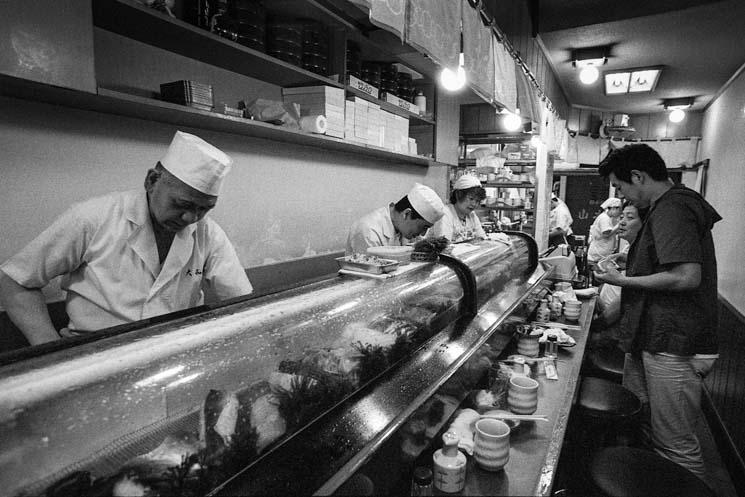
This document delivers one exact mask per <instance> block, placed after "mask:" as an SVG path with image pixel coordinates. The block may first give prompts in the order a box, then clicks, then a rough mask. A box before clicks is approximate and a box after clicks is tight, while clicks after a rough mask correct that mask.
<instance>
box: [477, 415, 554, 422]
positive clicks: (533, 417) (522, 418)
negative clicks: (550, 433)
mask: <svg viewBox="0 0 745 497" xmlns="http://www.w3.org/2000/svg"><path fill="white" fill-rule="evenodd" d="M480 418H481V419H483V418H491V419H514V420H515V421H548V416H541V415H539V414H509V413H504V414H482V415H481V416H480Z"/></svg>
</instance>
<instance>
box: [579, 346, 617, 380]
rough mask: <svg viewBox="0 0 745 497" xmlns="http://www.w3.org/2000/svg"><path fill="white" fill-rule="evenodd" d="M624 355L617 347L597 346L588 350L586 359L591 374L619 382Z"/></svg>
mask: <svg viewBox="0 0 745 497" xmlns="http://www.w3.org/2000/svg"><path fill="white" fill-rule="evenodd" d="M625 355H626V354H624V352H623V351H622V350H621V349H619V348H618V347H597V348H595V349H593V350H591V351H590V352H589V354H588V360H589V361H590V366H591V367H592V370H593V374H596V375H597V376H599V377H602V378H605V379H608V380H611V381H613V382H615V383H621V381H622V380H623V363H624V356H625Z"/></svg>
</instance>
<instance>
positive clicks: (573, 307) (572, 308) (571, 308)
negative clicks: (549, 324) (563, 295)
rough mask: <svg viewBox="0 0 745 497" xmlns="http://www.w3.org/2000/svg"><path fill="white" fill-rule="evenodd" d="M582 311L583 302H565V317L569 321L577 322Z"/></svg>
mask: <svg viewBox="0 0 745 497" xmlns="http://www.w3.org/2000/svg"><path fill="white" fill-rule="evenodd" d="M581 311H582V302H580V301H579V300H567V301H566V302H564V317H565V318H566V319H568V320H569V321H577V320H578V319H579V315H580V312H581Z"/></svg>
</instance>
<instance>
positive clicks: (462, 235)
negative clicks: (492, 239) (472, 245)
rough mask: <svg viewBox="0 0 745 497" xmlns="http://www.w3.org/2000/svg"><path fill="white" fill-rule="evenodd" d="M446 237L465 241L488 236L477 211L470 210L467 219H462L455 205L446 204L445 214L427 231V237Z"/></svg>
mask: <svg viewBox="0 0 745 497" xmlns="http://www.w3.org/2000/svg"><path fill="white" fill-rule="evenodd" d="M440 236H444V237H446V238H447V239H448V240H450V241H451V242H453V243H459V242H464V241H466V240H471V239H473V238H475V237H478V238H486V233H485V232H484V228H482V227H481V221H480V220H479V217H478V216H477V215H476V213H475V212H469V213H468V215H467V216H466V219H465V221H461V219H460V217H458V213H457V212H456V210H455V206H454V205H453V204H451V203H448V204H446V205H445V215H444V216H442V219H440V220H439V221H437V222H436V223H435V224H434V225H433V226H432V227H431V228H430V229H429V231H428V232H427V238H437V237H440Z"/></svg>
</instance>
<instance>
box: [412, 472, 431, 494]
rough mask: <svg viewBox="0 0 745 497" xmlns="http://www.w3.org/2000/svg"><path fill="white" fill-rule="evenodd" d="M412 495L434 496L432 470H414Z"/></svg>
mask: <svg viewBox="0 0 745 497" xmlns="http://www.w3.org/2000/svg"><path fill="white" fill-rule="evenodd" d="M411 495H412V497H418V496H422V495H432V470H431V469H429V468H427V467H425V466H419V467H417V468H416V469H415V470H414V476H413V477H412V479H411Z"/></svg>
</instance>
